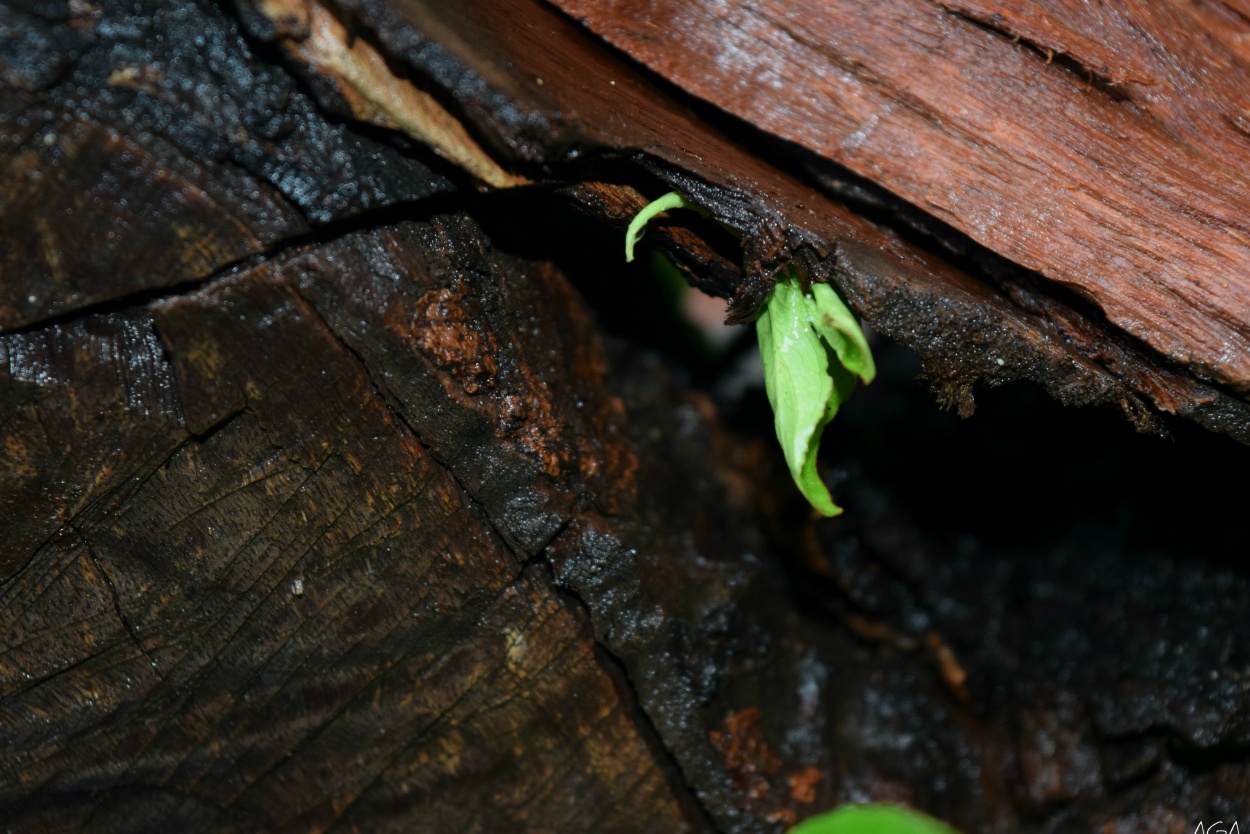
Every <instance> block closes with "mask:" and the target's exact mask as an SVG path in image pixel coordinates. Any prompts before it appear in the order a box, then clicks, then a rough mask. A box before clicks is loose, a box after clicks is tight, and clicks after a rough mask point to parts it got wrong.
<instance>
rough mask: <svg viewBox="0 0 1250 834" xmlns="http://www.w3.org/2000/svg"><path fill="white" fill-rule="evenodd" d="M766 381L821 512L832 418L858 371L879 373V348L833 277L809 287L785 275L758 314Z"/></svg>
mask: <svg viewBox="0 0 1250 834" xmlns="http://www.w3.org/2000/svg"><path fill="white" fill-rule="evenodd" d="M756 332H757V333H758V334H759V340H760V355H761V356H762V357H763V360H764V387H765V390H766V391H767V392H768V401H769V403H771V404H772V407H773V422H774V426H775V428H776V430H777V439H778V441H780V443H781V449H782V453H783V454H784V455H785V458H786V465H787V466H788V467H789V469H790V475H791V476H792V477H793V478H794V483H795V484H796V485H797V486H798V488H799V491H800V492H802V493H803V495H804V497H805V498H807V500H808V502H810V503H811V505H812V506H813V507H815V508H816V510H817V511H818V512H820V513H821V514H822V515H826V516H833V515H838V514H839V513H841V512H842V508H841V507H839V506H838V505H837V504H834V503H833V498H832V496H830V494H829V490H828V488H827V487H826V486H825V484H824V482H823V481H822V480H821V479H820V473H819V472H818V471H817V469H816V454H817V452H818V451H819V449H820V438H821V435H822V434H823V433H824V430H825V426H827V425H828V424H829V421H830V420H832V419H833V417H834V415H835V414H837V413H838V408H839V407H840V406H841V405H842V403H844V402H845V401H846V400H847V398H848V397H850V395H851V392H852V391H853V390H854V388H855V379H856V377H858V378H860V379H862V380H864V381H865V382H869V381H871V380H872V378H873V376H874V375H875V374H876V367H875V366H874V364H873V361H872V354H871V352H870V351H869V350H868V342H867V340H866V339H865V338H864V334H863V331H862V330H860V327H859V324H858V323H857V322H856V321H855V316H854V315H853V314H852V313H851V311H850V310H849V309H848V308H847V307H846V305H845V304H844V303H843V302H842V299H841V298H839V297H838V294H837V293H836V292H834V290H833V288H832V287H830V286H828V285H827V284H815V285H813V287H812V294H811V295H810V296H809V295H805V294H804V292H803V287H802V283H801V282H800V280H799V279H798V278H797V277H796V276H794V275H787V276H783V277H782V278H780V279H778V281H777V284H776V286H775V287H774V289H773V294H772V296H771V297H770V298H769V299H768V304H767V306H766V307H765V308H764V313H763V314H762V315H761V316H760V317H759V319H758V320H757V321H756Z"/></svg>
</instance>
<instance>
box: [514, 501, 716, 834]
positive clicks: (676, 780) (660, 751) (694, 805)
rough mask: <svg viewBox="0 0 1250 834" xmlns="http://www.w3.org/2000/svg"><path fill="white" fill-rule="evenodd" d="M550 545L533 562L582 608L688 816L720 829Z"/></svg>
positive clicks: (602, 658)
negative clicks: (563, 577) (559, 573)
mask: <svg viewBox="0 0 1250 834" xmlns="http://www.w3.org/2000/svg"><path fill="white" fill-rule="evenodd" d="M567 527H568V524H567V523H566V524H565V525H564V526H563V527H561V531H563V530H564V529H565V528H567ZM558 538H559V536H553V537H552V539H551V541H552V542H554V541H556V540H557V539H558ZM549 547H550V543H549V544H548V546H547V547H544V548H543V549H542V550H541V551H539V552H538V553H536V554H534V558H533V560H532V563H533V564H534V565H536V566H537V568H538V569H539V570H540V571H542V574H543V576H544V578H545V579H546V581H547V584H548V586H549V587H551V588H552V589H553V590H554V591H555V593H556V594H557V595H558V596H559V597H560V598H561V599H563V600H564V601H565V603H566V604H567V605H568V606H569V607H571V608H573V609H575V610H577V611H579V612H580V613H581V615H582V617H584V621H585V623H586V627H587V630H588V631H589V632H590V633H589V635H588V636H590V637H591V638H592V639H593V640H594V652H595V660H596V661H597V662H598V664H599V667H600V668H601V669H602V670H603V671H604V672H605V673H606V674H607V675H608V677H609V679H610V680H611V681H612V683H613V685H614V686H615V687H616V689H617V692H618V693H620V696H621V702H622V703H624V704H627V705H628V708H629V717H630V719H631V721H632V723H633V725H634V726H635V727H636V728H637V730H638V735H639V737H640V738H641V739H642V740H643V743H644V744H646V746H647V749H648V750H650V751H651V753H652V755H653V756H654V758H655V761H656V762H657V763H658V764H659V766H660V768H661V770H662V772H663V773H664V777H665V782H666V783H667V784H668V785H669V787H670V789H671V790H672V792H673V795H674V796H675V797H676V799H677V801H678V803H679V804H680V806H681V809H682V812H683V814H684V816H685V817H686V819H687V820H689V821H690V823H691V825H692V826H693V827H695V828H696V829H697V830H701V831H704V832H708V834H711V833H712V832H717V831H719V830H720V829H719V828H718V827H717V826H716V824H715V822H714V821H713V819H712V816H711V814H710V813H709V811H708V809H707V808H706V807H705V806H704V804H703V803H702V801H701V800H700V799H699V797H698V796H697V795H696V794H695V793H694V791H693V790H692V789H691V786H690V782H689V781H688V780H687V779H686V778H685V777H684V774H683V771H682V768H681V763H680V762H679V760H678V758H677V756H676V755H675V754H674V753H673V751H672V750H671V749H669V747H668V745H666V744H665V743H664V737H663V736H662V735H661V734H660V731H659V728H658V727H656V725H655V722H654V721H652V720H651V717H650V716H649V715H647V713H646V711H645V710H644V709H643V707H642V696H641V695H640V694H639V692H638V687H637V685H636V684H635V683H634V680H633V678H632V677H631V676H630V674H629V668H628V667H627V666H626V665H625V662H624V661H623V660H622V659H621V658H620V657H618V656H617V655H616V654H615V653H614V652H613V651H612V650H611V649H610V648H608V646H606V645H605V644H604V643H603V641H602V640H600V639H599V638H598V636H597V635H595V633H594V628H593V626H592V623H593V622H594V612H593V611H591V609H590V606H589V605H587V604H586V601H585V600H584V599H582V597H581V595H580V594H578V593H577V592H576V591H575V590H573V589H572V588H569V587H568V586H567V585H564V584H562V583H561V582H560V581H559V579H557V578H556V575H555V569H554V566H553V565H552V564H551V561H550V559H549V558H548V555H547V551H548V549H549Z"/></svg>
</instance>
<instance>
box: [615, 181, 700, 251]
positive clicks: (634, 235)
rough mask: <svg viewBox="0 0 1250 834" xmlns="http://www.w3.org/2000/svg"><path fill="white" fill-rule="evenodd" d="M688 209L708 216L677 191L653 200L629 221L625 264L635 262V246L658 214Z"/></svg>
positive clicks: (626, 234)
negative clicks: (670, 210) (648, 224)
mask: <svg viewBox="0 0 1250 834" xmlns="http://www.w3.org/2000/svg"><path fill="white" fill-rule="evenodd" d="M676 208H686V209H693V210H694V211H697V212H699V213H700V214H703V215H706V214H707V210H706V209H704V208H703V207H702V206H700V205H698V204H696V203H692V202H690V201H689V200H687V199H686V198H685V197H683V196H681V195H680V194H678V193H677V192H676V191H670V192H668V193H667V194H665V195H664V196H663V197H661V198H659V199H658V200H652V201H651V202H650V203H647V205H646V206H645V207H644V208H643V210H642V211H640V212H638V214H637V215H635V217H634V219H633V220H631V221H629V228H627V229H626V230H625V262H626V263H632V262H633V260H634V246H636V245H637V243H638V240H639V238H641V237H642V230H643V229H644V228H646V225H647V223H649V222H650V221H651V218H653V217H655V216H656V215H657V214H662V213H664V212H666V211H668V210H669V209H676Z"/></svg>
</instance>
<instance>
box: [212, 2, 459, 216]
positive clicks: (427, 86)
mask: <svg viewBox="0 0 1250 834" xmlns="http://www.w3.org/2000/svg"><path fill="white" fill-rule="evenodd" d="M232 6H233V12H234V14H233V16H232V20H233V21H234V23H235V25H236V27H237V30H238V32H239V33H240V35H241V36H242V37H243V39H244V40H245V41H246V42H247V45H248V48H249V49H250V50H251V51H252V53H253V55H254V56H255V57H256V58H258V59H259V60H260V61H261V62H263V63H264V64H266V65H268V66H272V67H283V68H285V69H286V70H287V73H288V76H289V77H290V78H291V79H292V80H293V81H294V83H295V86H296V88H297V89H298V90H299V91H300V92H301V93H302V94H304V95H305V96H306V97H307V98H308V100H309V102H311V103H312V104H313V105H314V106H315V107H316V109H317V112H319V113H320V114H321V116H322V117H323V118H324V119H325V120H326V122H327V123H329V124H332V125H336V126H340V127H344V128H346V129H348V130H350V131H351V132H352V133H356V134H359V135H361V136H364V137H366V138H369V139H372V140H374V141H376V142H378V143H380V144H384V145H389V146H390V147H392V148H394V149H395V150H396V151H398V152H399V153H401V154H403V155H404V156H407V157H409V158H412V159H415V160H417V161H418V162H420V163H421V164H422V165H425V166H426V167H427V168H429V169H430V170H431V171H433V172H434V173H436V174H438V175H439V176H442V177H444V178H445V179H447V180H449V181H451V182H453V183H455V184H456V186H457V188H459V189H462V190H465V191H468V192H470V193H472V191H473V190H474V188H475V183H474V181H473V177H472V176H470V175H469V174H468V173H467V172H466V171H465V170H464V169H462V168H460V167H459V166H458V165H456V164H454V163H452V162H451V161H449V160H448V159H446V158H444V157H442V156H440V155H439V154H437V153H435V152H434V150H433V149H431V148H429V147H427V146H426V145H423V144H421V143H420V142H417V141H415V140H413V139H411V138H409V137H408V136H407V135H406V134H404V133H403V132H401V131H398V130H393V129H390V128H386V127H379V126H378V125H375V124H370V123H369V122H363V121H361V120H359V119H357V118H355V117H353V116H352V115H351V113H350V112H349V111H348V109H347V103H346V102H341V103H336V102H334V101H331V100H328V99H329V98H331V97H332V94H331V93H330V91H329V89H328V87H329V82H326V84H327V87H326V88H320V87H319V86H318V83H317V79H318V76H316V75H315V72H314V71H312V70H310V69H308V68H305V67H304V66H302V65H301V64H300V63H299V62H298V61H295V60H294V59H292V57H291V56H290V55H289V54H288V53H287V51H286V50H285V49H284V48H283V47H282V45H281V43H280V42H279V41H278V40H276V38H280V37H282V36H280V35H278V34H277V33H276V32H273V31H266V30H272V28H273V24H272V22H271V21H270V20H269V19H268V18H266V17H264V16H262V15H261V14H260V13H259V12H256V11H253V10H252V9H250V8H248V7H247V4H246V3H245V2H243V1H242V0H239V2H235V3H233V4H232ZM336 17H338V19H339V20H340V22H342V23H343V24H344V27H345V28H346V29H347V32H348V46H350V45H351V43H352V42H353V41H355V40H356V39H362V40H364V41H366V42H367V43H368V44H369V45H370V46H372V47H373V48H374V50H375V51H377V53H378V54H379V55H380V56H382V58H383V60H385V61H386V66H387V69H388V70H389V71H390V73H391V74H392V75H393V76H395V77H396V78H397V79H399V80H401V81H408V82H410V83H412V84H413V86H415V87H417V88H418V89H420V90H421V91H422V92H424V93H427V94H428V95H430V96H433V97H434V98H436V99H438V100H439V103H440V104H442V105H443V107H444V108H447V109H448V112H452V113H454V112H455V111H454V110H452V109H451V108H450V107H448V102H447V101H445V100H444V99H445V98H446V96H445V91H444V90H442V89H441V88H439V87H438V86H437V85H435V84H433V83H432V82H430V81H429V80H428V79H425V80H423V79H418V78H414V77H410V74H409V73H406V72H405V71H404V68H402V67H401V66H397V65H396V63H395V62H394V60H392V59H391V57H390V56H389V55H388V54H387V53H386V52H385V51H384V50H383V49H381V48H380V46H379V45H378V44H377V43H375V42H374V41H373V40H371V39H370V38H369V37H367V35H368V33H367V31H366V30H364V29H363V28H362V27H361V26H360V25H359V23H357V22H355V21H354V20H349V19H344V18H343V17H341V16H339V15H337V14H336ZM271 38H274V39H271ZM457 118H458V119H459V120H460V122H461V125H462V126H463V127H465V129H466V130H468V131H469V132H470V134H472V133H473V132H474V126H473V125H472V124H470V123H469V122H467V121H466V120H464V119H462V118H460V117H459V116H457ZM474 139H475V140H476V141H478V142H479V143H480V142H481V139H480V137H476V136H475V137H474ZM249 173H251V174H253V175H254V176H259V174H258V173H257V172H254V171H250V172H249ZM259 178H261V179H264V177H263V176H259Z"/></svg>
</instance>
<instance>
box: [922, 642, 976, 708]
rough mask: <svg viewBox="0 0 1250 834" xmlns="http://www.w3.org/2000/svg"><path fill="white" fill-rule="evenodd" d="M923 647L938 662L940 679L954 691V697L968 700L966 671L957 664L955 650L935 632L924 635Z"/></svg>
mask: <svg viewBox="0 0 1250 834" xmlns="http://www.w3.org/2000/svg"><path fill="white" fill-rule="evenodd" d="M924 642H925V647H926V648H927V649H928V650H929V651H930V652H932V653H933V657H934V659H935V660H937V662H938V671H939V672H941V674H942V680H944V681H945V682H946V685H947V686H948V687H950V689H951V691H952V692H954V693H955V695H956V697H958V698H959V700H961V701H967V700H968V686H967V683H968V673H967V672H965V671H964V667H962V666H960V665H959V660H958V659H957V658H956V657H955V652H954V651H953V650H952V649H951V647H950V646H948V645H946V642H945V641H944V640H942V638H941V637H940V636H939V635H938V634H937V632H932V631H931V632H929V634H928V635H926V636H925V641H924Z"/></svg>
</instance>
